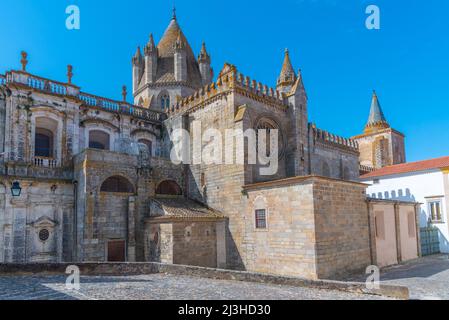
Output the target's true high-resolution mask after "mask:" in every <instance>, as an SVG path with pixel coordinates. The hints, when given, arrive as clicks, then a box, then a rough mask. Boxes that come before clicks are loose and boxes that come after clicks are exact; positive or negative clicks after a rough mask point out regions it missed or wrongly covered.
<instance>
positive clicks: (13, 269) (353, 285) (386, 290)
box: [0, 262, 409, 299]
mask: <svg viewBox="0 0 449 320" xmlns="http://www.w3.org/2000/svg"><path fill="white" fill-rule="evenodd" d="M70 265H76V266H78V267H79V269H80V272H81V275H84V276H86V275H88V276H98V275H103V276H128V275H142V274H154V273H165V274H173V275H184V276H195V277H202V278H209V279H216V280H234V281H246V282H259V283H270V284H276V285H286V286H295V287H307V288H315V289H327V290H339V291H346V292H354V293H363V294H372V295H382V296H386V297H392V298H397V299H409V290H408V288H406V287H401V286H394V285H380V288H379V289H373V290H369V289H367V288H366V285H365V284H364V283H358V282H342V281H332V280H309V279H303V278H298V277H284V276H277V275H271V274H264V273H254V272H246V271H234V270H224V269H212V268H203V267H193V266H183V265H171V264H162V263H152V262H149V263H79V264H70V263H65V264H56V263H54V264H52V263H43V264H37V263H36V264H0V276H10V275H28V274H32V275H42V274H44V275H45V274H64V273H65V270H66V268H67V267H68V266H70Z"/></svg>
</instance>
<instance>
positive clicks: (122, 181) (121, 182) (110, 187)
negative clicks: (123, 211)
mask: <svg viewBox="0 0 449 320" xmlns="http://www.w3.org/2000/svg"><path fill="white" fill-rule="evenodd" d="M100 192H109V193H135V188H134V185H133V184H132V183H131V182H130V181H129V180H128V179H127V178H125V177H123V176H120V175H115V176H111V177H109V178H107V179H105V180H104V181H103V183H102V184H101V186H100Z"/></svg>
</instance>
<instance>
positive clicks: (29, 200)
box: [0, 179, 74, 263]
mask: <svg viewBox="0 0 449 320" xmlns="http://www.w3.org/2000/svg"><path fill="white" fill-rule="evenodd" d="M14 181H16V180H14ZM17 181H19V183H20V185H21V187H22V193H21V196H20V197H17V198H13V197H12V196H11V191H10V189H9V188H10V186H11V183H12V180H10V179H0V261H1V262H18V263H24V262H62V261H69V260H70V258H71V249H72V248H71V241H72V237H73V205H74V197H73V195H74V188H73V185H72V184H71V183H70V182H61V181H56V180H55V181H36V180H26V179H18V180H17ZM42 230H47V231H48V238H47V239H40V236H39V234H40V232H41V231H42Z"/></svg>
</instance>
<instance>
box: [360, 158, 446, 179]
mask: <svg viewBox="0 0 449 320" xmlns="http://www.w3.org/2000/svg"><path fill="white" fill-rule="evenodd" d="M442 168H449V156H447V157H442V158H436V159H429V160H424V161H417V162H409V163H402V164H397V165H393V166H388V167H384V168H381V169H378V170H376V171H373V172H370V173H367V174H364V175H362V176H360V179H363V180H366V179H368V178H377V177H382V176H389V175H395V174H401V173H408V172H419V171H426V170H431V169H442Z"/></svg>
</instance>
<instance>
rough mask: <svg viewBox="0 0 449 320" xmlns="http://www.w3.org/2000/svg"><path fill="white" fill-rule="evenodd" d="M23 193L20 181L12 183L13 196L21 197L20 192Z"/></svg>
mask: <svg viewBox="0 0 449 320" xmlns="http://www.w3.org/2000/svg"><path fill="white" fill-rule="evenodd" d="M21 193H22V187H21V186H20V182H19V181H14V182H13V183H12V187H11V194H12V196H13V197H20V194H21Z"/></svg>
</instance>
